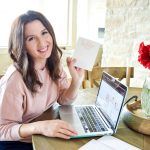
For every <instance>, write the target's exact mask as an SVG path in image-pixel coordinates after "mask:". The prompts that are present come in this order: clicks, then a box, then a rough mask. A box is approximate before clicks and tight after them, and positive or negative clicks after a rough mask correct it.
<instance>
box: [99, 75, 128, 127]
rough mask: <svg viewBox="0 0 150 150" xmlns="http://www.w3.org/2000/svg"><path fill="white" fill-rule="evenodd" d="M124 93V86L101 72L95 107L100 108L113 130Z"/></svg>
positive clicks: (125, 91) (125, 90)
mask: <svg viewBox="0 0 150 150" xmlns="http://www.w3.org/2000/svg"><path fill="white" fill-rule="evenodd" d="M126 93H127V87H126V86H125V85H123V84H122V83H120V82H119V81H118V80H116V79H115V78H114V77H112V76H110V75H108V74H107V73H105V72H103V75H102V79H101V84H100V87H99V92H98V95H97V100H96V106H97V107H98V108H100V110H101V112H102V113H103V114H104V115H105V117H106V119H107V120H108V121H109V122H110V123H111V125H112V127H113V128H114V129H115V128H116V126H117V123H118V120H119V115H120V112H121V108H122V106H123V102H124V98H125V96H126Z"/></svg>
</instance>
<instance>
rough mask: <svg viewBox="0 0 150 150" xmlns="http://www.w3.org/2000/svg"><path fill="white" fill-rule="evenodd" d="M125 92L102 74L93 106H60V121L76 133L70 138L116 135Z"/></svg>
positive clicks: (108, 76) (113, 80)
mask: <svg viewBox="0 0 150 150" xmlns="http://www.w3.org/2000/svg"><path fill="white" fill-rule="evenodd" d="M127 90H128V88H127V86H125V85H124V84H122V83H121V82H120V81H118V80H117V79H115V78H114V77H112V76H111V75H109V74H108V73H106V72H103V73H102V78H101V82H100V86H99V90H98V93H97V97H96V101H95V103H94V104H93V105H67V106H60V107H59V114H60V118H61V120H64V121H66V122H68V123H70V124H71V125H72V126H73V127H74V129H75V130H76V131H77V132H78V135H77V136H73V137H71V138H81V137H92V136H102V135H112V134H114V133H116V131H117V126H118V123H119V118H120V114H121V110H122V108H123V104H124V100H125V97H126V94H127Z"/></svg>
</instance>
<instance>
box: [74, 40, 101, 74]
mask: <svg viewBox="0 0 150 150" xmlns="http://www.w3.org/2000/svg"><path fill="white" fill-rule="evenodd" d="M99 48H100V44H99V43H97V42H94V41H91V40H89V39H85V38H81V37H80V38H79V39H78V41H77V45H76V48H75V51H74V54H73V57H74V58H76V63H75V66H76V67H79V68H83V69H85V70H89V71H92V68H93V65H94V63H95V59H96V56H97V54H98V50H99Z"/></svg>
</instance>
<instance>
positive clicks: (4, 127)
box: [0, 77, 23, 141]
mask: <svg viewBox="0 0 150 150" xmlns="http://www.w3.org/2000/svg"><path fill="white" fill-rule="evenodd" d="M20 83H21V82H20V81H19V79H17V80H16V79H15V78H14V77H11V78H10V79H9V80H8V82H7V86H6V90H5V92H4V96H3V99H2V101H1V103H0V141H16V140H19V139H21V137H20V136H19V128H20V126H21V125H22V124H21V122H22V115H23V107H22V106H23V90H22V87H21V84H20Z"/></svg>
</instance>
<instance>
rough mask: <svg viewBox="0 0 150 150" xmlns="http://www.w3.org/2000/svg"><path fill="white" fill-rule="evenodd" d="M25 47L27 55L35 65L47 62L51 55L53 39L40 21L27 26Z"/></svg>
mask: <svg viewBox="0 0 150 150" xmlns="http://www.w3.org/2000/svg"><path fill="white" fill-rule="evenodd" d="M25 46H26V50H27V53H28V54H29V55H30V56H31V57H32V58H33V60H34V62H35V63H39V62H40V61H44V62H46V59H47V58H48V57H49V56H50V55H51V52H52V48H53V39H52V37H51V35H50V33H49V32H48V31H47V29H46V28H45V27H44V25H43V24H42V23H41V22H40V21H39V20H34V21H32V22H29V23H27V24H26V25H25Z"/></svg>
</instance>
